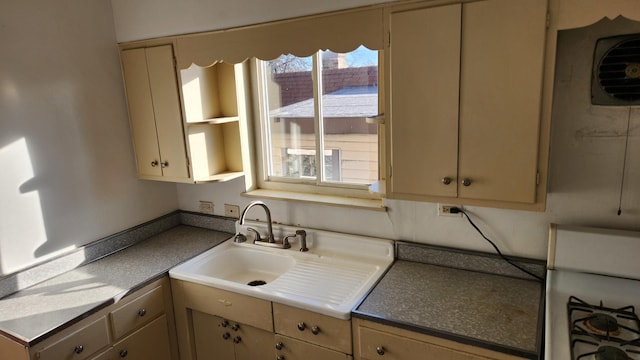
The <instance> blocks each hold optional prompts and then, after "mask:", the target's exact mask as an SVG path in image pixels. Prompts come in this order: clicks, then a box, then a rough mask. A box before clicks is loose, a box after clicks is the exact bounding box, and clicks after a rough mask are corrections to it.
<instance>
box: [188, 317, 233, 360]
mask: <svg viewBox="0 0 640 360" xmlns="http://www.w3.org/2000/svg"><path fill="white" fill-rule="evenodd" d="M192 316H193V338H194V342H195V349H196V356H195V358H196V359H206V360H234V359H235V352H234V350H233V342H232V336H231V333H232V332H233V331H232V330H231V326H232V324H230V323H229V321H226V320H224V319H222V318H220V317H218V316H213V315H209V314H205V313H202V312H199V311H193V312H192Z"/></svg>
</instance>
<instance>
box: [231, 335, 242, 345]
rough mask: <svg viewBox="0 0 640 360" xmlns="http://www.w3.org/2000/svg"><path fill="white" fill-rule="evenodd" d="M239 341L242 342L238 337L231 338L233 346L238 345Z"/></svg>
mask: <svg viewBox="0 0 640 360" xmlns="http://www.w3.org/2000/svg"><path fill="white" fill-rule="evenodd" d="M240 341H242V338H241V337H240V336H236V337H234V338H233V343H234V344H240Z"/></svg>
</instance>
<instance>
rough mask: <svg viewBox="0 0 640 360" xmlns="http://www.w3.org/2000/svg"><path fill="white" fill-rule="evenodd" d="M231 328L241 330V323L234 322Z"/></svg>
mask: <svg viewBox="0 0 640 360" xmlns="http://www.w3.org/2000/svg"><path fill="white" fill-rule="evenodd" d="M231 330H233V331H238V330H240V324H233V326H232V327H231Z"/></svg>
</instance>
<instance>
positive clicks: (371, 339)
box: [353, 319, 523, 360]
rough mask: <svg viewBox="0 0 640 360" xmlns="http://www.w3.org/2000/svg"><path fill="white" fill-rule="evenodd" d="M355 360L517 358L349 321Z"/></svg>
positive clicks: (387, 327) (489, 359)
mask: <svg viewBox="0 0 640 360" xmlns="http://www.w3.org/2000/svg"><path fill="white" fill-rule="evenodd" d="M353 342H354V357H355V359H356V360H377V359H384V360H415V359H438V360H516V359H523V358H520V357H516V356H512V355H508V354H504V353H499V352H495V351H491V350H486V349H483V348H478V347H475V346H471V345H465V344H462V343H458V342H454V341H450V340H445V339H442V338H437V337H433V336H428V335H424V334H419V333H415V332H412V331H408V330H404V329H399V328H395V327H392V326H387V325H382V324H378V323H374V322H371V321H366V320H361V319H353Z"/></svg>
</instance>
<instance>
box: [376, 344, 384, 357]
mask: <svg viewBox="0 0 640 360" xmlns="http://www.w3.org/2000/svg"><path fill="white" fill-rule="evenodd" d="M376 352H377V353H378V355H384V352H385V350H384V348H383V347H382V346H378V347H377V348H376Z"/></svg>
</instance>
